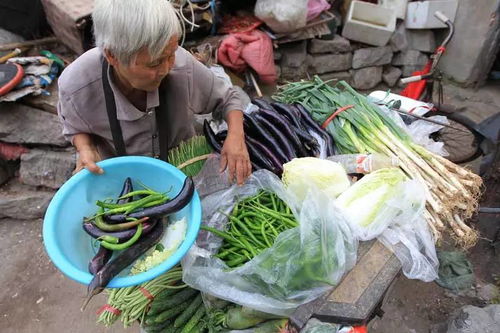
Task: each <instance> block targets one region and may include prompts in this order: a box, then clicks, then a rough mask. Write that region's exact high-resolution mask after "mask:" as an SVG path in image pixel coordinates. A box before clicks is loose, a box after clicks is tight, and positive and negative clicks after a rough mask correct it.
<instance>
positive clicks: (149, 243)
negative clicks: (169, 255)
mask: <svg viewBox="0 0 500 333" xmlns="http://www.w3.org/2000/svg"><path fill="white" fill-rule="evenodd" d="M163 229H164V228H163V223H157V224H156V226H155V227H154V228H153V230H152V231H151V232H150V233H149V234H148V235H147V236H144V237H141V238H140V239H139V240H138V241H137V242H136V243H135V244H133V245H132V246H130V247H129V248H127V249H125V250H123V251H122V252H120V253H119V254H118V255H117V256H116V257H115V258H113V259H112V260H111V261H109V262H107V263H106V264H105V265H104V266H103V267H102V268H101V269H100V270H99V271H98V272H97V273H96V274H94V278H93V279H92V281H90V284H89V285H88V288H87V298H86V299H85V302H84V304H83V306H82V311H83V310H84V309H85V307H86V306H87V304H88V302H89V301H90V299H91V298H92V297H94V296H95V295H97V294H99V293H101V292H102V291H103V290H104V288H106V286H107V285H108V284H109V282H110V281H111V280H112V279H113V278H114V277H115V276H117V275H118V274H119V273H120V272H121V271H122V270H124V269H125V268H127V266H129V265H130V264H132V263H133V262H134V261H136V260H137V259H138V258H139V257H140V256H142V255H143V254H144V253H146V251H148V250H149V249H150V248H151V247H153V246H154V245H156V243H158V241H159V240H160V239H161V236H162V235H163Z"/></svg>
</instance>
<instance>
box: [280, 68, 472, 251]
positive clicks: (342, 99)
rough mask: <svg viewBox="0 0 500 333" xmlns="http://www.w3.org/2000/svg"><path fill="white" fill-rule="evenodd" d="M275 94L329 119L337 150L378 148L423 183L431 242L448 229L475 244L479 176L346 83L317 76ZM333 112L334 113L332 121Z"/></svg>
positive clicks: (462, 242)
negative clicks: (416, 138)
mask: <svg viewBox="0 0 500 333" xmlns="http://www.w3.org/2000/svg"><path fill="white" fill-rule="evenodd" d="M274 98H275V99H276V100H278V101H280V102H284V103H301V104H302V105H303V106H304V107H305V108H306V109H307V110H309V112H311V115H312V116H313V118H314V119H315V120H316V121H317V122H318V123H320V124H324V122H325V121H326V120H327V119H331V121H330V122H329V123H328V124H327V125H326V130H327V131H328V132H329V133H330V134H331V135H332V136H333V138H334V141H335V144H336V148H337V150H338V151H339V152H340V153H341V154H355V153H375V152H376V153H383V154H385V155H387V156H389V157H397V158H398V159H399V161H400V168H401V169H402V170H403V171H404V172H405V173H406V175H407V176H408V177H410V178H412V179H417V180H419V181H421V182H422V183H423V184H425V185H426V189H427V191H426V192H427V193H426V199H427V204H426V212H425V215H426V219H427V221H428V224H429V226H430V228H431V230H432V232H433V234H434V237H435V240H436V241H438V240H439V239H440V238H441V232H442V231H445V230H449V229H451V230H452V231H453V235H454V236H455V238H456V240H457V241H458V243H459V244H460V245H461V246H463V247H464V248H468V247H470V246H472V245H474V244H475V242H476V241H477V232H476V231H475V230H474V229H472V228H470V227H469V226H467V225H466V224H465V223H464V221H465V220H467V219H469V218H470V217H471V216H472V214H473V213H474V212H475V211H476V209H477V206H478V198H479V196H480V188H481V185H482V179H481V177H479V176H478V175H476V174H474V173H473V172H470V171H469V170H467V169H464V168H462V167H460V166H458V165H456V164H454V163H452V162H450V161H448V160H446V159H445V158H443V157H441V156H438V155H436V154H433V153H431V152H429V151H428V150H426V149H425V148H423V147H422V146H419V145H418V144H415V143H414V142H413V141H412V140H411V138H410V137H409V136H408V134H406V133H405V132H404V131H403V130H402V129H401V128H400V127H398V126H397V125H396V123H395V122H394V121H393V120H392V119H391V118H390V117H388V116H387V115H386V114H384V112H383V111H382V110H380V109H379V108H378V107H377V106H376V105H374V104H372V103H370V102H369V101H368V100H367V99H366V97H365V96H363V95H361V94H359V93H357V92H356V91H355V90H354V89H352V88H351V87H350V86H349V85H348V84H347V83H346V82H343V81H341V82H339V83H337V84H336V85H335V86H334V87H332V86H330V85H329V84H328V82H324V81H322V80H321V79H320V78H318V77H315V78H314V79H313V80H311V81H301V82H294V83H289V84H286V85H284V86H281V87H279V89H278V92H277V94H276V95H275V96H274ZM346 106H350V107H349V108H346ZM342 110H343V111H342ZM336 111H338V112H336ZM333 113H336V116H335V117H333V119H332V114H333Z"/></svg>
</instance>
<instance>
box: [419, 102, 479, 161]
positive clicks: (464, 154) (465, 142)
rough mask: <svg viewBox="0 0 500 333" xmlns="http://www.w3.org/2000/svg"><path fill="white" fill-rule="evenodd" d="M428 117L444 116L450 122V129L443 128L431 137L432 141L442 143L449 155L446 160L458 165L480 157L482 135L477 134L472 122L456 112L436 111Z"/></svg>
mask: <svg viewBox="0 0 500 333" xmlns="http://www.w3.org/2000/svg"><path fill="white" fill-rule="evenodd" d="M428 115H429V116H431V115H439V116H446V117H447V118H448V121H449V122H450V125H449V126H450V127H443V128H442V129H441V130H439V131H438V132H435V133H433V134H432V135H431V138H432V139H434V140H436V141H441V142H443V143H444V149H446V151H447V152H448V154H449V155H448V156H446V158H447V159H448V160H450V161H452V162H453V163H457V164H459V163H467V162H470V161H472V160H474V159H476V158H478V157H479V156H481V154H482V151H481V147H480V143H481V140H482V135H481V134H479V133H478V132H477V130H476V129H475V127H476V124H475V123H474V122H473V121H472V120H470V119H469V118H467V117H465V116H464V115H461V114H459V113H456V112H451V113H448V112H442V111H437V112H432V113H431V114H428Z"/></svg>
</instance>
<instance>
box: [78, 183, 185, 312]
mask: <svg viewBox="0 0 500 333" xmlns="http://www.w3.org/2000/svg"><path fill="white" fill-rule="evenodd" d="M194 189H195V188H194V182H193V180H192V179H191V177H187V178H186V179H185V180H184V184H183V186H182V189H181V191H180V192H179V193H178V194H177V196H175V197H174V198H172V199H169V198H168V197H167V196H166V195H165V194H161V193H158V192H155V191H153V190H150V189H146V190H138V191H134V190H133V186H132V180H131V179H130V178H127V179H126V180H125V182H124V185H123V188H122V191H121V193H120V195H119V197H118V200H116V202H114V203H109V202H105V201H97V203H96V204H97V206H98V207H99V211H98V212H97V213H96V214H95V215H94V216H91V217H89V218H84V221H83V230H84V231H85V232H86V233H87V234H89V235H90V236H91V237H92V238H94V239H95V240H96V241H99V242H100V245H99V250H98V252H97V254H96V255H95V257H94V258H92V259H91V260H90V262H89V267H88V268H89V272H90V273H91V274H93V275H94V277H93V279H92V281H91V282H90V284H89V286H88V295H87V300H86V302H85V304H84V307H85V306H86V304H87V303H88V301H89V300H90V298H91V297H92V296H94V295H97V294H99V293H100V292H101V291H103V290H104V288H105V287H106V286H107V285H108V283H109V282H110V281H111V279H113V278H114V277H115V276H116V275H118V274H119V273H120V272H121V271H122V270H124V269H125V268H126V267H128V266H129V265H131V264H132V263H134V262H135V261H136V260H137V259H138V258H139V257H141V256H142V255H143V254H144V253H146V251H148V250H149V249H150V248H152V247H153V246H155V245H156V244H157V243H158V242H159V241H160V239H161V237H162V235H163V232H164V223H163V222H162V219H163V218H164V217H166V216H168V215H170V214H173V213H175V212H177V211H179V210H181V209H182V208H184V207H185V206H186V205H187V204H189V202H190V201H191V198H192V197H193V194H194ZM114 251H115V252H116V256H115V257H114V258H112V259H111V257H112V255H113V252H114ZM110 259H111V260H110Z"/></svg>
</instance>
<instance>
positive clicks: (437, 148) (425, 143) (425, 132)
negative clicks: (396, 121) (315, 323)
mask: <svg viewBox="0 0 500 333" xmlns="http://www.w3.org/2000/svg"><path fill="white" fill-rule="evenodd" d="M427 119H430V120H434V121H437V122H440V123H442V124H445V125H449V124H450V122H449V121H448V118H446V117H445V116H432V117H429V118H427ZM443 127H444V126H442V125H438V124H435V123H431V122H430V121H425V120H416V121H414V122H412V123H411V124H410V125H408V126H407V132H408V133H409V134H410V136H411V137H412V139H413V141H414V142H415V143H418V144H419V145H421V146H422V147H425V148H426V149H427V150H429V151H431V152H433V153H435V154H438V155H440V156H448V155H449V154H448V152H447V151H446V149H445V148H444V143H443V142H438V141H434V140H432V139H431V138H430V137H429V136H430V135H431V134H432V133H434V132H437V131H439V130H440V129H442V128H443Z"/></svg>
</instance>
